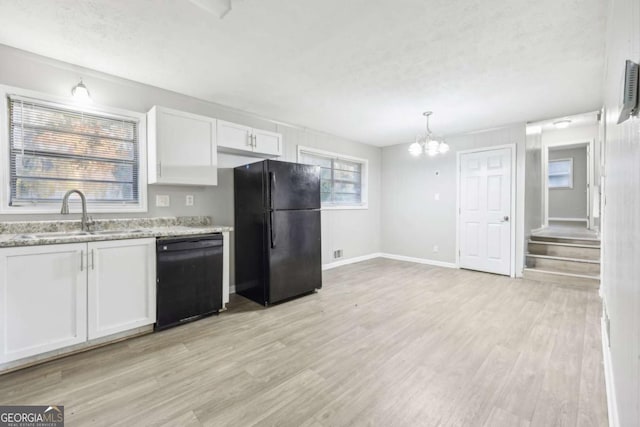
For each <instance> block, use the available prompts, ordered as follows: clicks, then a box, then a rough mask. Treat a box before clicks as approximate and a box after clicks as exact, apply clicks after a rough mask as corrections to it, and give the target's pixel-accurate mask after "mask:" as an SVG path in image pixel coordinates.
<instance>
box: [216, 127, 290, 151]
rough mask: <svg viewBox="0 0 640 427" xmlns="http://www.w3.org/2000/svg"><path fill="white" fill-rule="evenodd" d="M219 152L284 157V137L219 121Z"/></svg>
mask: <svg viewBox="0 0 640 427" xmlns="http://www.w3.org/2000/svg"><path fill="white" fill-rule="evenodd" d="M217 139H218V150H219V151H223V152H230V153H237V154H243V155H249V156H259V157H278V156H281V155H282V135H281V134H279V133H276V132H269V131H266V130H261V129H255V128H251V127H249V126H244V125H239V124H237V123H231V122H225V121H223V120H218V138H217Z"/></svg>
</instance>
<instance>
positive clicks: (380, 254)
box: [234, 252, 458, 291]
mask: <svg viewBox="0 0 640 427" xmlns="http://www.w3.org/2000/svg"><path fill="white" fill-rule="evenodd" d="M375 258H386V259H394V260H396V261H406V262H414V263H416V264H426V265H433V266H436V267H444V268H458V266H457V265H456V264H455V263H453V262H446V261H437V260H434V259H427V258H416V257H410V256H404V255H395V254H388V253H384V252H375V253H372V254H368V255H362V256H357V257H353V258H348V259H344V260H341V261H335V262H330V263H328V264H323V265H322V270H331V269H332V268H336V267H342V266H343V265H349V264H355V263H357V262H362V261H368V260H370V259H375ZM234 291H235V289H234Z"/></svg>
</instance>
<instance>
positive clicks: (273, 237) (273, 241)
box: [269, 210, 278, 249]
mask: <svg viewBox="0 0 640 427" xmlns="http://www.w3.org/2000/svg"><path fill="white" fill-rule="evenodd" d="M275 219H276V212H275V211H273V210H272V211H270V212H269V222H270V223H271V224H270V225H271V227H269V229H270V232H271V249H273V248H275V247H276V238H277V237H278V236H277V235H276V223H275Z"/></svg>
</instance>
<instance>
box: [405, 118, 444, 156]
mask: <svg viewBox="0 0 640 427" xmlns="http://www.w3.org/2000/svg"><path fill="white" fill-rule="evenodd" d="M432 114H433V112H432V111H425V112H424V113H422V115H423V116H425V117H426V118H427V129H426V131H425V133H424V135H418V136H417V137H416V142H414V143H413V144H411V145H410V146H409V153H410V154H411V155H412V156H414V157H418V156H419V155H421V154H426V155H428V156H429V157H433V156H435V155H436V154H444V153H446V152H447V151H449V144H447V143H446V142H444V141H438V140H437V139H434V137H433V134H432V133H431V129H429V116H431V115H432Z"/></svg>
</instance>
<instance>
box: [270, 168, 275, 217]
mask: <svg viewBox="0 0 640 427" xmlns="http://www.w3.org/2000/svg"><path fill="white" fill-rule="evenodd" d="M275 195H276V174H275V173H273V172H269V209H271V210H273V209H274V199H275Z"/></svg>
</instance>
